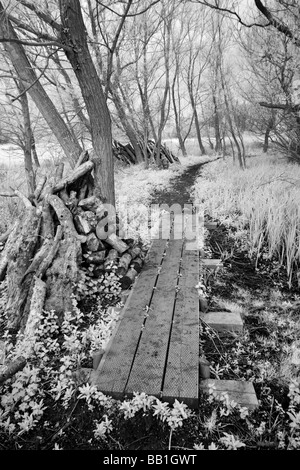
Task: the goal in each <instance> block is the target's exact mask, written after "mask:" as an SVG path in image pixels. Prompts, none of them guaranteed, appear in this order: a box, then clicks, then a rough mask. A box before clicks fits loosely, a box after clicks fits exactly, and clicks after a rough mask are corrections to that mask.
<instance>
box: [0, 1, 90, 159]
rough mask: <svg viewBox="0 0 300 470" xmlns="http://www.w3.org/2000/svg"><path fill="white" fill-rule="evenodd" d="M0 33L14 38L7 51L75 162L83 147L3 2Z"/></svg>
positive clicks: (65, 149) (32, 95)
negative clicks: (38, 72)
mask: <svg viewBox="0 0 300 470" xmlns="http://www.w3.org/2000/svg"><path fill="white" fill-rule="evenodd" d="M0 35H1V36H3V37H5V38H11V39H12V41H11V42H5V43H4V48H5V51H6V52H7V54H8V56H9V58H10V60H11V62H12V64H13V66H14V68H15V70H16V72H17V74H18V76H19V78H20V80H21V81H22V83H23V86H24V87H25V89H27V90H28V94H29V95H30V96H31V98H32V100H33V101H34V103H35V104H36V106H37V108H38V110H39V111H40V113H41V115H42V116H43V117H44V119H45V121H46V122H47V124H48V126H49V127H50V129H51V131H52V132H53V134H54V135H55V137H56V138H57V140H58V142H59V144H60V145H61V147H62V149H63V151H64V153H65V155H66V156H67V158H68V160H69V161H70V164H72V162H73V163H74V162H75V161H76V160H77V159H78V157H79V155H80V154H81V152H82V149H81V147H80V145H79V143H78V141H74V139H73V137H72V135H71V133H70V131H69V129H68V127H67V125H66V123H65V122H64V120H63V119H62V117H61V116H60V114H59V113H58V111H57V109H56V108H55V106H54V104H53V102H52V101H51V99H50V98H49V96H48V95H47V93H46V91H45V90H44V88H43V87H42V85H41V83H40V80H39V79H38V77H37V75H36V73H35V71H34V70H33V68H32V66H31V64H30V62H29V60H28V58H27V56H26V53H25V50H24V47H23V46H22V44H21V43H19V42H18V36H17V34H16V33H15V30H14V28H13V27H12V25H11V23H10V21H9V19H8V18H7V16H6V13H5V8H4V7H3V5H2V3H1V2H0Z"/></svg>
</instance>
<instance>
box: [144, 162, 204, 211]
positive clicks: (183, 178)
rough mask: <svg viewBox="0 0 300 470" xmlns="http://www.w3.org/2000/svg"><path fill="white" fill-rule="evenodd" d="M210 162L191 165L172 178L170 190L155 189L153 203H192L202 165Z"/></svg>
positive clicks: (170, 204)
mask: <svg viewBox="0 0 300 470" xmlns="http://www.w3.org/2000/svg"><path fill="white" fill-rule="evenodd" d="M207 163H210V161H207V162H201V163H196V164H195V165H191V166H189V167H188V168H187V169H186V170H185V171H184V172H183V173H182V174H181V175H178V176H176V177H175V178H173V179H172V180H171V186H170V188H168V190H160V191H155V192H154V193H153V194H152V199H151V201H150V203H151V204H168V205H169V206H172V204H180V205H181V206H183V205H184V204H192V202H193V199H192V197H191V188H192V186H193V184H194V183H195V180H196V178H197V177H198V176H199V173H200V170H201V167H202V166H203V165H206V164H207Z"/></svg>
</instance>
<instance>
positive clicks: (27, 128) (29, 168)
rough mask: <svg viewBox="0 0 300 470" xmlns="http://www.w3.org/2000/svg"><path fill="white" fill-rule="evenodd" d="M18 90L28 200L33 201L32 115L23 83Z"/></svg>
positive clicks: (34, 182)
mask: <svg viewBox="0 0 300 470" xmlns="http://www.w3.org/2000/svg"><path fill="white" fill-rule="evenodd" d="M18 90H19V93H20V102H21V107H22V115H23V122H24V146H23V151H24V163H25V176H26V181H27V190H28V198H29V199H32V198H33V194H34V191H35V186H36V181H35V172H34V168H33V163H32V130H31V122H30V113H29V106H28V99H27V94H26V92H25V88H24V86H23V84H22V82H19V83H18Z"/></svg>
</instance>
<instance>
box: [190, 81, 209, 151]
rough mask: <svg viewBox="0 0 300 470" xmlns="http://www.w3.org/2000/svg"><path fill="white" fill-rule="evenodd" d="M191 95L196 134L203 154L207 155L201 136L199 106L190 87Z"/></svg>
mask: <svg viewBox="0 0 300 470" xmlns="http://www.w3.org/2000/svg"><path fill="white" fill-rule="evenodd" d="M189 95H190V101H191V105H192V110H193V115H194V119H195V128H196V134H197V140H198V144H199V149H200V152H201V155H206V150H205V147H204V145H203V142H202V137H201V130H200V122H199V117H198V112H197V106H196V103H195V99H194V96H193V92H192V90H191V88H190V87H189Z"/></svg>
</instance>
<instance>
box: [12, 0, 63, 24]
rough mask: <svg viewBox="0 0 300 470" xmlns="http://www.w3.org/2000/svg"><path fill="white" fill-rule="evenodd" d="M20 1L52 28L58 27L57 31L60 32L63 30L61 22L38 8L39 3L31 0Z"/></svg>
mask: <svg viewBox="0 0 300 470" xmlns="http://www.w3.org/2000/svg"><path fill="white" fill-rule="evenodd" d="M20 3H21V4H22V5H24V7H26V8H28V9H29V10H31V11H33V12H34V13H36V15H37V16H38V17H39V18H40V19H41V20H43V21H44V22H45V23H47V24H49V25H50V26H51V28H53V29H56V31H59V32H60V31H61V24H60V23H58V22H57V21H55V20H54V19H53V18H52V17H51V16H50V15H47V13H45V12H43V11H41V10H39V9H38V8H37V5H35V4H34V3H31V2H27V1H25V0H20Z"/></svg>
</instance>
